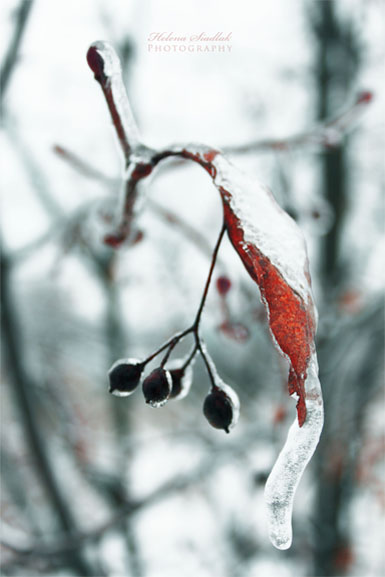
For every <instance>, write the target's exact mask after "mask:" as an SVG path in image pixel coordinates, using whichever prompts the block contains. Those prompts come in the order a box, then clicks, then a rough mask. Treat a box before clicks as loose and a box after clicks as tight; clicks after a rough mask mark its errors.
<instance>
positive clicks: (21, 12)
mask: <svg viewBox="0 0 385 577" xmlns="http://www.w3.org/2000/svg"><path fill="white" fill-rule="evenodd" d="M32 4H33V0H22V2H21V3H20V6H19V7H18V9H17V14H16V23H15V28H14V32H13V36H12V38H11V42H10V43H9V46H8V50H7V53H6V55H5V58H4V61H3V64H2V66H1V70H0V82H1V89H0V111H1V113H3V103H4V97H5V93H6V91H7V88H8V86H9V82H10V80H11V77H12V73H13V71H14V69H15V65H16V62H17V59H18V56H19V49H20V45H21V41H22V39H23V35H24V32H25V29H26V25H27V22H28V18H29V15H30V13H31V8H32Z"/></svg>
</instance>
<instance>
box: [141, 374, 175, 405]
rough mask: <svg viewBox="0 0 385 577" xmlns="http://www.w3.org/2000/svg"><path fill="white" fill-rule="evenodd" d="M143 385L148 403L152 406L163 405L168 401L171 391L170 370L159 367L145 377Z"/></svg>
mask: <svg viewBox="0 0 385 577" xmlns="http://www.w3.org/2000/svg"><path fill="white" fill-rule="evenodd" d="M142 387H143V395H144V398H145V399H146V403H147V404H149V405H151V406H152V407H161V406H162V405H164V404H165V403H166V401H167V400H168V398H169V396H170V393H171V389H172V378H171V375H170V373H169V371H165V370H164V369H162V368H161V367H158V368H157V369H154V370H153V371H152V373H150V374H149V375H148V377H146V378H145V379H144V381H143V385H142Z"/></svg>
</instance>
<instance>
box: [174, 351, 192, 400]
mask: <svg viewBox="0 0 385 577" xmlns="http://www.w3.org/2000/svg"><path fill="white" fill-rule="evenodd" d="M183 363H184V360H183V359H179V360H177V361H173V362H172V363H170V367H169V372H170V375H171V379H172V389H171V393H170V399H183V398H184V397H185V396H186V395H187V394H188V392H189V390H190V387H191V383H192V367H191V364H190V365H188V366H187V367H184V368H183Z"/></svg>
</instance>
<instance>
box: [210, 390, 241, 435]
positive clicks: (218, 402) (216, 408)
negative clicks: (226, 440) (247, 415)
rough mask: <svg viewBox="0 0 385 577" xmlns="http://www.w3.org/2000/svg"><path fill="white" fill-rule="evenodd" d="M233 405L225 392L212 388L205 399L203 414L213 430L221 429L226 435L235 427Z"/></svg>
mask: <svg viewBox="0 0 385 577" xmlns="http://www.w3.org/2000/svg"><path fill="white" fill-rule="evenodd" d="M234 409H235V407H234V404H233V402H232V399H231V397H230V396H229V395H227V394H226V393H225V391H223V390H221V389H219V388H214V389H212V390H211V392H210V393H209V394H208V395H207V397H206V398H205V402H204V404H203V414H204V416H205V417H206V419H207V420H208V422H209V423H210V425H211V426H212V427H214V428H215V429H223V430H224V431H226V433H229V432H230V429H231V428H232V427H233V426H234V425H235V421H236V411H235V410H234Z"/></svg>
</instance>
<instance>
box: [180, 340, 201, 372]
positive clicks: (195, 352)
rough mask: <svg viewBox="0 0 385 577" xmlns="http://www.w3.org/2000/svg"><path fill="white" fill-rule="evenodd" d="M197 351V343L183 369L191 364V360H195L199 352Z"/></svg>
mask: <svg viewBox="0 0 385 577" xmlns="http://www.w3.org/2000/svg"><path fill="white" fill-rule="evenodd" d="M197 351H198V346H197V344H195V345H194V346H193V348H192V351H191V354H190V355H189V356H188V358H187V360H186V362H185V363H184V364H183V365H182V367H181V369H182V371H184V370H185V369H186V368H187V367H188V366H189V364H190V363H191V361H192V360H193V358H194V357H195V355H196V354H197Z"/></svg>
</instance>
